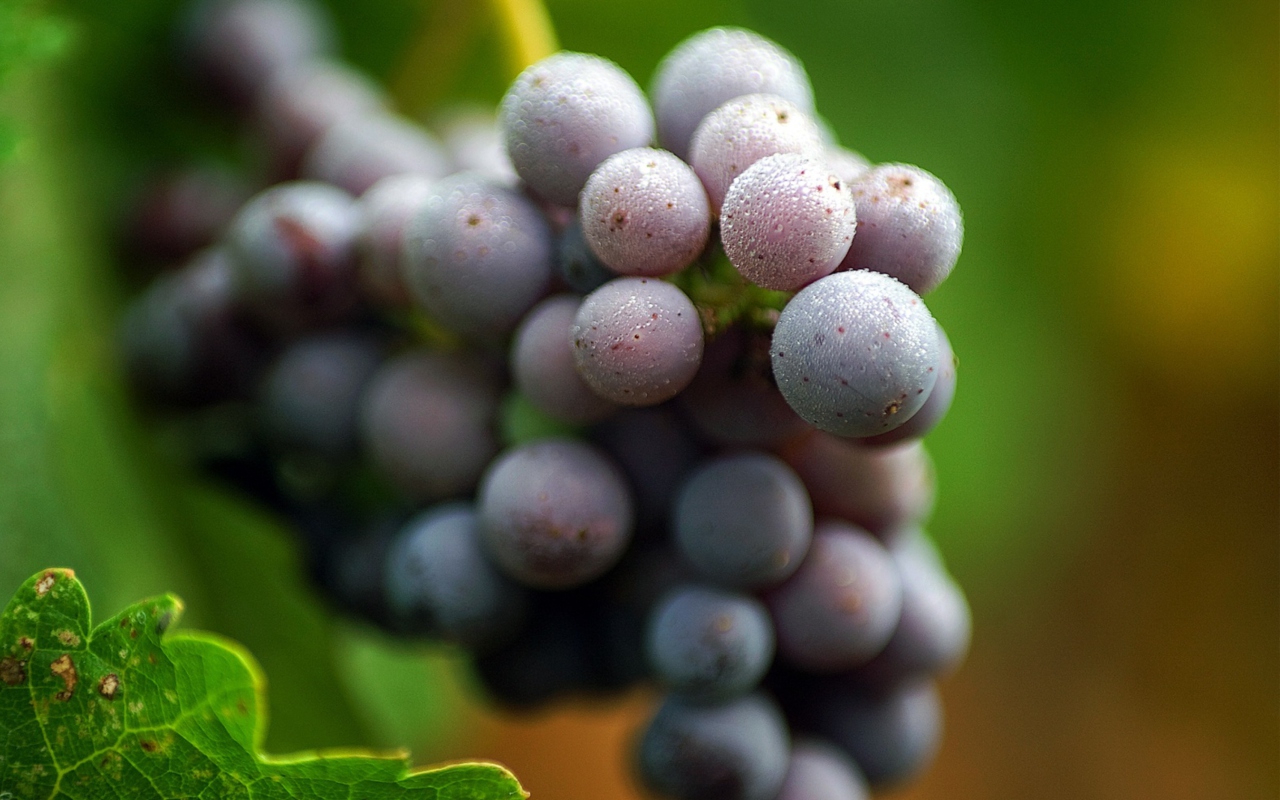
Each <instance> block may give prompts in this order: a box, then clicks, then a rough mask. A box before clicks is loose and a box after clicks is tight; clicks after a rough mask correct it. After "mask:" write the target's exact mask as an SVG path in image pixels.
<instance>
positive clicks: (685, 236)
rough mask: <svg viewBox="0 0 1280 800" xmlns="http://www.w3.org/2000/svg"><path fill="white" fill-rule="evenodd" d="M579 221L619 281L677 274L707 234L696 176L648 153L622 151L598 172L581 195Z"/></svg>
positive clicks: (660, 154)
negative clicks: (641, 276) (622, 276)
mask: <svg viewBox="0 0 1280 800" xmlns="http://www.w3.org/2000/svg"><path fill="white" fill-rule="evenodd" d="M579 219H580V220H581V223H582V233H583V236H584V237H585V238H586V240H587V243H588V244H589V245H590V246H591V250H592V251H593V252H594V253H595V254H596V256H598V257H599V258H600V260H601V261H602V262H604V263H605V264H606V265H608V266H609V268H610V269H612V270H613V271H614V272H617V273H620V274H622V275H645V276H649V277H657V276H661V275H669V274H670V273H672V272H678V271H679V270H682V269H684V268H685V267H687V266H688V265H690V264H692V263H693V261H694V259H696V258H697V257H698V255H699V254H701V253H702V250H703V248H705V247H706V246H707V237H708V235H710V232H711V210H710V209H709V208H708V206H707V194H706V192H705V191H703V189H702V184H701V183H699V182H698V176H697V175H695V174H694V172H693V170H692V169H690V168H689V165H688V164H686V163H684V162H683V161H681V160H680V159H678V158H676V157H675V156H673V155H671V154H670V153H668V152H665V151H663V150H654V149H652V148H649V147H638V148H635V149H633V150H624V151H622V152H621V153H617V154H615V155H612V156H609V158H607V159H605V161H604V163H602V164H601V165H600V166H598V167H596V170H595V172H593V173H591V177H590V178H589V179H588V180H587V184H586V186H585V188H583V190H582V199H581V205H580V206H579Z"/></svg>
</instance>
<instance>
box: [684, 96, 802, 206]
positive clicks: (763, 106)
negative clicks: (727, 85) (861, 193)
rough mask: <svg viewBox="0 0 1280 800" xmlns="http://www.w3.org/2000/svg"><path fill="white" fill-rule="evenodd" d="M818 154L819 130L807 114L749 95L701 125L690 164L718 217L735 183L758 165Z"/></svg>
mask: <svg viewBox="0 0 1280 800" xmlns="http://www.w3.org/2000/svg"><path fill="white" fill-rule="evenodd" d="M822 152H823V144H822V131H821V130H820V129H819V128H818V124H817V123H816V122H814V120H813V117H811V116H810V115H809V114H808V113H806V112H805V111H803V110H801V109H800V107H799V106H797V105H796V104H795V103H791V102H789V101H787V100H785V99H783V98H781V97H778V96H777V95H771V94H749V95H747V96H745V97H739V98H737V99H734V100H730V101H729V102H727V103H725V104H724V105H722V106H720V107H719V108H717V109H716V110H715V111H713V112H711V113H710V114H708V115H707V117H706V119H704V120H702V123H701V124H700V125H698V130H697V131H696V132H695V133H694V134H693V143H692V144H691V145H690V149H689V163H690V164H692V165H693V169H694V171H696V172H697V173H698V177H699V178H701V179H702V185H703V186H705V187H706V189H707V197H709V198H710V199H711V208H712V210H713V211H715V212H716V213H717V214H719V213H720V205H721V203H723V202H724V198H725V195H726V194H727V193H728V191H729V187H730V186H731V185H732V184H733V182H734V179H736V178H737V177H738V176H739V175H741V174H742V173H743V172H744V171H745V170H746V169H747V167H750V166H751V165H752V164H754V163H756V161H758V160H760V159H762V158H764V157H765V156H772V155H778V154H780V153H793V154H800V155H808V156H813V157H814V158H821V156H822Z"/></svg>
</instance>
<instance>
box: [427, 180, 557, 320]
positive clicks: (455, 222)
mask: <svg viewBox="0 0 1280 800" xmlns="http://www.w3.org/2000/svg"><path fill="white" fill-rule="evenodd" d="M551 256H552V236H551V230H550V228H549V227H548V226H547V223H546V220H545V219H544V218H543V216H542V214H541V213H539V211H538V209H537V207H536V206H534V205H533V203H532V202H530V201H529V200H528V199H526V198H525V197H523V196H521V195H520V194H518V193H516V192H514V191H512V190H510V189H506V188H503V187H501V186H498V185H495V184H493V183H490V182H488V181H486V180H484V179H483V178H480V177H479V176H477V175H473V174H469V173H460V174H458V175H451V176H450V177H448V178H445V179H444V180H442V181H440V182H439V183H437V184H436V187H435V191H434V193H433V194H432V196H431V197H430V198H428V199H427V202H426V203H425V204H424V205H423V207H422V209H421V210H420V211H419V212H418V213H417V215H416V216H414V218H413V219H412V220H410V222H409V225H408V228H407V230H406V231H405V262H404V270H405V278H406V280H407V281H408V283H409V288H410V289H411V290H412V291H413V293H414V296H415V297H416V298H417V299H418V302H419V303H421V304H422V307H423V308H424V309H426V311H427V313H428V314H430V315H431V316H432V317H433V318H435V319H436V320H437V321H438V322H440V323H441V324H442V325H444V326H445V327H448V328H451V329H453V330H455V331H458V332H459V333H463V334H466V335H469V336H474V337H477V338H492V337H494V336H496V335H501V334H505V333H507V332H508V331H510V330H511V329H512V328H514V327H515V325H516V323H517V322H519V321H520V318H521V317H522V316H524V313H525V312H526V311H528V310H529V308H530V307H532V306H533V304H534V303H536V302H537V301H538V299H539V298H540V297H541V296H542V294H543V292H544V291H545V290H546V287H547V284H548V283H549V282H550V280H551Z"/></svg>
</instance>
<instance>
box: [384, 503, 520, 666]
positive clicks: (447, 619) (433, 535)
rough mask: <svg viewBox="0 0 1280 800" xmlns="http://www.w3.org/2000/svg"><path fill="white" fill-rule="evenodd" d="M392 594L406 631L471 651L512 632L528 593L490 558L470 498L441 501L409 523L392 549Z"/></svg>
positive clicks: (388, 570) (394, 608)
mask: <svg viewBox="0 0 1280 800" xmlns="http://www.w3.org/2000/svg"><path fill="white" fill-rule="evenodd" d="M386 595H387V606H388V608H389V609H390V611H391V613H392V614H393V615H394V617H395V618H396V620H397V622H398V625H399V627H400V629H401V630H405V631H410V632H417V633H424V634H427V635H429V636H433V637H437V638H440V639H443V640H445V641H447V642H455V643H457V644H461V645H463V646H464V647H467V648H469V649H472V650H474V649H484V648H488V647H491V646H493V645H494V644H497V643H499V642H501V640H502V639H504V638H505V637H507V636H509V635H511V634H512V633H514V632H515V629H516V627H517V626H518V625H519V623H520V621H521V617H522V616H523V615H524V613H525V607H524V606H525V597H524V593H523V592H522V591H521V590H520V588H519V587H517V586H515V585H514V584H512V583H510V582H509V581H507V579H506V578H504V577H503V576H502V575H501V574H499V573H498V571H497V570H496V569H494V568H493V566H492V565H490V564H489V562H488V560H487V559H486V558H485V555H484V551H483V549H482V548H481V546H480V532H479V521H478V520H477V518H476V512H475V510H474V509H472V507H471V506H470V505H468V504H466V503H448V504H445V505H441V506H436V507H434V508H431V509H428V510H427V511H424V512H423V513H421V514H419V515H418V516H416V517H414V518H413V519H412V520H410V521H409V523H408V524H407V525H405V527H404V529H403V530H402V531H401V532H400V533H399V534H398V535H397V536H396V538H395V541H394V542H393V543H392V545H391V549H390V551H389V552H388V553H387V563H386Z"/></svg>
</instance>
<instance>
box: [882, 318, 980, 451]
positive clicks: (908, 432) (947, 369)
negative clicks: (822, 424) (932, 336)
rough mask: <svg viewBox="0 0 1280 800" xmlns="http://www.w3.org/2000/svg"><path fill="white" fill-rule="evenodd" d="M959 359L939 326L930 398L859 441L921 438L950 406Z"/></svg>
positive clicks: (898, 440) (953, 396)
mask: <svg viewBox="0 0 1280 800" xmlns="http://www.w3.org/2000/svg"><path fill="white" fill-rule="evenodd" d="M958 364H959V361H958V360H957V359H956V354H955V351H953V350H952V349H951V340H950V339H948V338H947V333H946V331H944V330H943V329H942V326H941V325H939V326H938V380H937V381H935V382H934V384H933V390H932V391H930V392H929V399H928V400H925V401H924V405H922V406H920V410H919V411H917V412H916V413H914V414H912V415H911V419H909V420H907V421H906V422H904V423H903V424H901V425H899V426H898V427H896V428H894V429H893V430H891V431H888V432H887V433H882V434H879V435H878V436H868V437H867V438H865V439H863V440H862V444H867V445H875V446H877V447H879V446H885V445H893V444H898V443H899V442H905V441H907V440H909V439H920V438H922V437H923V436H924V435H925V434H927V433H929V432H930V431H932V430H933V429H934V428H935V427H937V425H938V423H939V422H941V421H942V418H943V417H945V416H946V415H947V412H948V411H950V410H951V401H952V400H953V399H955V395H956V367H957V366H958Z"/></svg>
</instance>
